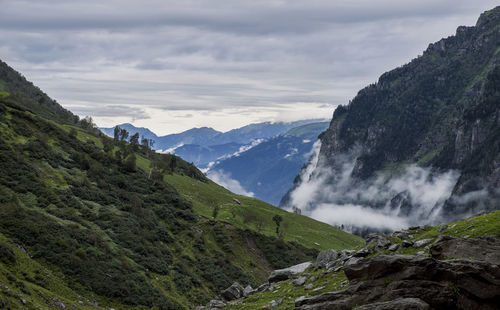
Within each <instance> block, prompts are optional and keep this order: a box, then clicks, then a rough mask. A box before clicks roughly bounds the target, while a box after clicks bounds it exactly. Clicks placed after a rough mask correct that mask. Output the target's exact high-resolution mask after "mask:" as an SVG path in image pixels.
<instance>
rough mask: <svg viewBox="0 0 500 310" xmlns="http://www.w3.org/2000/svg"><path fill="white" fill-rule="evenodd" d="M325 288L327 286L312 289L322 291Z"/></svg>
mask: <svg viewBox="0 0 500 310" xmlns="http://www.w3.org/2000/svg"><path fill="white" fill-rule="evenodd" d="M324 288H325V287H324V286H320V287H317V288H315V289H313V290H312V291H313V292H317V291H321V290H322V289H324Z"/></svg>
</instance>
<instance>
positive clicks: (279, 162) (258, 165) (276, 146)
mask: <svg viewBox="0 0 500 310" xmlns="http://www.w3.org/2000/svg"><path fill="white" fill-rule="evenodd" d="M328 125H329V122H319V123H311V124H306V125H301V126H298V127H294V128H292V129H290V130H289V131H288V132H286V133H285V134H283V135H279V136H276V137H273V138H270V139H268V140H266V141H264V142H262V143H260V144H258V145H257V146H255V147H253V148H251V149H249V150H247V151H245V152H242V153H241V154H239V155H238V156H233V157H230V158H228V159H224V160H220V161H218V162H217V163H216V164H215V165H213V166H211V167H210V170H209V171H208V172H207V175H208V176H209V177H216V180H217V181H219V182H221V183H223V182H224V181H225V182H226V183H228V184H230V183H229V182H230V181H231V180H235V181H237V182H238V183H239V185H241V186H242V188H243V189H245V190H246V191H247V192H251V193H253V194H254V196H255V197H257V198H259V199H262V200H264V201H266V202H268V203H271V204H274V205H277V204H278V203H279V201H280V199H281V197H283V195H284V194H285V193H286V192H287V190H288V189H289V188H290V187H291V186H292V184H293V180H294V178H295V176H296V175H297V173H298V172H299V171H300V168H301V167H302V166H303V165H304V163H305V162H306V161H307V159H308V154H309V153H310V152H311V149H312V147H313V144H314V143H315V142H316V141H317V138H318V135H319V134H320V133H322V132H323V131H324V130H326V129H327V128H328Z"/></svg>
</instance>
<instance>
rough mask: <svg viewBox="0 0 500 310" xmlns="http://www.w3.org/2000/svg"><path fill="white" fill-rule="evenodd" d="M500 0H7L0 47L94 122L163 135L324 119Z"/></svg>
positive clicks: (20, 67)
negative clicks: (368, 0) (208, 0)
mask: <svg viewBox="0 0 500 310" xmlns="http://www.w3.org/2000/svg"><path fill="white" fill-rule="evenodd" d="M496 5H498V4H497V3H496V2H495V1H490V0H481V1H475V2H474V3H470V2H469V1H465V0H461V1H452V0H446V1H439V2H436V1H431V0H425V1H408V2H405V3H400V2H394V1H391V0H381V1H378V2H377V3H365V2H361V1H354V2H353V1H336V2H334V3H332V2H330V1H323V0H318V1H315V2H314V3H301V2H295V1H270V2H269V1H256V2H252V3H251V4H249V3H246V2H243V1H232V2H231V5H230V6H228V5H227V3H226V2H225V1H214V2H211V3H210V5H208V4H205V3H203V2H199V1H190V2H182V3H178V2H176V1H172V2H170V3H169V4H168V5H165V2H163V1H154V0H151V1H147V3H144V2H136V1H123V2H120V9H119V10H117V9H116V3H106V4H101V3H100V2H97V1H86V2H82V3H75V2H72V3H66V2H65V1H55V2H54V1H37V2H36V3H30V2H26V1H16V2H7V3H4V6H3V7H4V12H5V16H4V18H2V20H1V21H0V26H1V28H0V33H1V34H2V36H3V37H4V40H2V42H0V58H1V59H2V60H3V61H5V62H7V63H8V64H9V65H11V66H12V67H13V68H15V69H16V70H17V71H19V72H22V73H23V75H24V76H26V78H27V79H28V80H30V81H32V82H33V83H34V84H35V85H37V86H39V87H40V88H41V89H43V90H44V91H45V92H46V93H47V94H48V95H49V96H51V97H52V98H54V99H55V100H57V101H58V102H59V103H61V105H63V106H64V107H65V108H67V109H68V110H70V111H72V112H74V113H75V114H77V115H79V116H80V117H85V116H91V117H92V118H93V119H94V121H95V122H96V124H97V125H98V126H99V127H112V126H115V125H116V124H121V123H131V124H133V125H134V126H136V127H146V128H148V129H150V130H151V131H153V132H155V133H156V132H157V133H158V134H159V135H167V134H172V133H178V132H183V131H185V130H188V129H190V128H196V127H210V128H213V129H215V130H217V131H221V132H226V131H229V130H231V129H235V128H240V127H243V126H245V125H248V124H252V123H261V122H266V121H275V122H278V121H285V122H289V121H296V120H301V119H312V118H324V119H328V120H329V119H331V117H332V114H333V112H334V110H335V108H336V107H337V106H338V105H346V104H348V102H349V101H350V100H352V99H353V98H354V96H355V95H356V94H357V92H358V91H359V90H360V89H362V88H364V87H365V86H367V85H369V84H370V83H373V82H374V81H376V80H377V79H378V77H379V76H380V75H382V74H383V73H384V72H387V71H389V70H392V69H394V68H397V67H399V66H402V65H404V64H406V63H408V62H409V61H411V60H412V59H414V58H416V57H417V56H418V55H421V54H422V52H423V51H424V50H425V49H426V48H427V46H428V45H429V44H430V43H433V42H436V41H439V40H440V39H442V38H445V37H448V36H451V35H454V34H455V31H456V29H457V27H459V26H462V25H467V26H471V25H474V24H475V23H476V21H477V18H478V17H479V15H480V14H481V13H483V12H484V11H486V10H488V9H492V8H493V7H495V6H496Z"/></svg>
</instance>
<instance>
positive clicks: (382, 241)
mask: <svg viewBox="0 0 500 310" xmlns="http://www.w3.org/2000/svg"><path fill="white" fill-rule="evenodd" d="M365 242H366V247H367V248H369V249H372V252H380V251H383V250H387V248H389V246H390V245H391V240H389V239H387V237H386V236H384V235H381V234H368V235H367V236H366V237H365Z"/></svg>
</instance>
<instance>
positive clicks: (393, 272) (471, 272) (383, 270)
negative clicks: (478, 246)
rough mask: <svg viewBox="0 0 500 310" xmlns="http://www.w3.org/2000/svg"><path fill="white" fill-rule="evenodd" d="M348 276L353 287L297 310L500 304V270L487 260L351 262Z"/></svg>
mask: <svg viewBox="0 0 500 310" xmlns="http://www.w3.org/2000/svg"><path fill="white" fill-rule="evenodd" d="M344 272H345V274H346V276H347V277H348V279H349V281H350V283H351V285H350V287H349V288H348V289H346V290H343V291H337V292H330V293H324V294H321V295H318V296H315V297H312V298H308V299H304V300H301V301H298V302H296V304H295V306H296V309H302V310H305V309H352V308H354V307H355V306H359V305H366V307H365V308H362V309H456V308H457V307H462V308H463V309H497V306H498V304H500V303H499V302H500V268H499V267H498V266H497V265H493V264H489V263H486V262H481V261H472V260H452V261H439V260H436V259H433V258H428V257H420V256H408V255H380V256H376V257H373V258H368V259H359V260H358V261H356V262H353V263H351V264H347V265H345V266H344ZM417 298H418V299H419V300H416V299H417ZM387 300H390V301H391V302H389V303H384V302H385V301H387ZM391 303H392V304H391ZM370 304H372V305H370ZM404 305H407V308H404V307H405V306H404Z"/></svg>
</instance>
